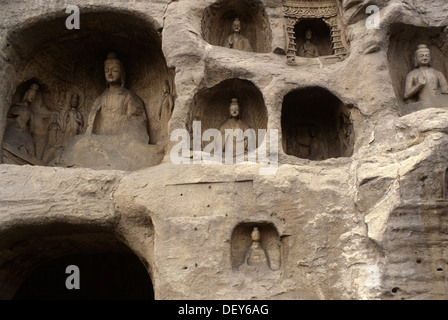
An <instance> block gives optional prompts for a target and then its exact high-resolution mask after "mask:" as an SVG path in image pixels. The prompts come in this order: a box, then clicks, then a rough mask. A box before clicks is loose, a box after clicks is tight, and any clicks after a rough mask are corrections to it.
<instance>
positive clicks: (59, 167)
mask: <svg viewBox="0 0 448 320" xmlns="http://www.w3.org/2000/svg"><path fill="white" fill-rule="evenodd" d="M68 5H76V6H77V7H78V8H79V12H80V29H79V30H78V29H71V30H70V29H67V27H66V24H65V22H66V19H67V17H68V16H69V13H66V12H65V9H66V8H67V6H68ZM369 6H374V7H370V9H371V10H367V8H368V7H369ZM377 9H378V10H379V11H376V10H377ZM372 10H373V11H372ZM366 12H368V13H366ZM373 12H376V13H375V14H377V15H376V16H375V19H379V20H378V26H377V27H378V28H370V27H369V25H368V24H366V23H367V22H372V14H374V13H373ZM447 13H448V4H447V3H446V2H445V1H444V0H440V1H439V0H434V1H419V0H413V1H411V0H390V1H387V0H365V1H355V0H337V1H336V0H334V1H330V0H321V1H318V0H315V1H299V0H297V1H293V0H287V1H283V2H282V1H280V0H278V1H277V0H244V1H242V0H238V1H236V0H228V1H224V0H217V1H212V0H203V1H196V0H180V1H168V0H166V1H164V0H161V1H152V0H145V1H105V0H104V1H95V2H93V1H86V0H71V1H56V0H54V1H41V0H28V1H9V0H6V1H2V3H1V4H0V16H1V17H2V21H1V22H0V76H1V78H2V79H4V80H5V81H3V82H2V83H0V101H1V103H0V108H1V112H0V142H1V144H2V148H1V153H0V156H1V157H0V159H2V164H0V239H1V241H0V298H1V299H12V298H14V297H16V298H26V297H33V294H36V289H35V288H34V289H33V284H35V285H37V284H39V283H42V282H39V281H42V280H41V279H42V277H43V276H42V275H43V274H47V275H48V274H50V276H49V278H46V279H47V280H45V281H47V282H46V283H47V284H48V287H47V289H45V290H46V292H41V294H44V293H48V295H49V296H50V290H51V285H50V284H54V285H56V286H57V285H58V281H62V284H61V285H62V286H64V281H65V278H62V280H60V279H59V278H57V277H52V276H51V274H52V273H51V272H53V271H48V270H54V272H59V271H58V270H59V269H60V268H63V267H64V263H67V264H68V263H70V264H75V265H76V264H77V263H78V264H79V266H80V269H81V273H82V272H90V271H92V270H93V269H94V268H96V269H98V270H102V271H101V272H106V270H107V269H110V270H112V271H111V272H112V274H114V272H116V274H124V272H121V271H120V270H125V269H124V268H125V266H126V265H132V266H134V267H135V268H134V267H133V268H134V269H132V268H131V269H129V270H133V271H128V272H127V276H123V279H127V280H124V281H122V282H120V283H118V284H119V285H122V287H121V288H122V289H120V291H121V292H127V290H128V291H129V292H131V291H132V292H139V293H141V297H145V298H147V297H150V298H152V297H153V298H155V299H446V298H447V297H448V291H447V290H448V287H447V286H446V280H447V272H448V256H447V252H446V247H447V241H448V237H447V230H448V228H447V223H448V176H447V174H448V152H447V150H448V136H447V134H448V98H447V99H445V97H446V95H444V94H443V82H442V81H441V82H440V84H439V83H438V82H437V83H436V86H437V90H440V94H439V95H438V96H437V97H435V98H434V99H430V100H428V101H427V100H424V101H423V100H419V98H418V96H417V95H414V96H413V97H412V98H411V99H405V93H406V90H407V89H406V88H407V87H406V78H407V76H408V74H410V73H411V72H412V71H413V70H415V69H416V63H415V52H416V49H417V48H419V46H420V45H422V44H424V45H426V48H427V49H428V51H429V52H430V54H431V68H433V70H436V71H437V72H438V73H436V72H435V71H434V73H432V74H441V75H442V77H445V78H446V77H447V76H448V60H447V58H446V57H447V56H448V55H447V54H448V52H447V51H448V42H447V41H448V38H447V36H448V32H447V27H448V18H447V17H448V15H447ZM236 18H238V20H239V22H240V28H241V29H240V33H239V34H238V35H235V34H233V29H232V26H233V25H234V22H235V20H236ZM369 18H370V19H369ZM307 30H312V37H311V43H312V44H313V46H311V44H310V43H309V42H308V43H307V42H306V41H307V36H306V31H307ZM241 37H244V38H245V40H242V39H243V38H241ZM308 40H310V39H308ZM245 41H246V42H245ZM243 43H246V45H245V46H243ZM305 43H307V45H306V46H305V47H306V48H314V47H315V48H317V52H319V53H318V55H317V56H315V57H309V56H304V55H302V52H303V51H302V49H303V44H305ZM247 44H249V46H247ZM239 45H241V48H240V47H238V48H237V46H239ZM110 52H115V53H116V54H117V56H118V57H119V58H120V61H121V62H122V65H121V66H122V69H121V72H122V74H125V78H124V77H123V78H122V80H123V86H124V87H125V88H126V90H128V91H129V92H131V93H132V96H131V98H126V99H128V100H125V98H123V100H120V99H121V98H120V97H124V96H125V94H123V93H122V95H121V96H120V94H116V95H114V94H115V93H113V92H112V93H111V94H110V95H109V96H107V97H109V98H108V99H109V100H107V99H105V100H101V99H100V100H98V97H100V96H101V95H102V94H103V95H107V94H109V93H108V91H107V90H109V89H110V88H111V87H112V86H111V85H110V84H109V85H108V86H106V81H107V76H106V81H105V70H104V67H105V60H107V57H108V54H109V53H110ZM309 52H316V51H314V49H310V50H309ZM310 54H311V53H310ZM109 57H110V56H109ZM426 77H427V78H426V80H427V81H426V82H425V84H424V85H426V86H431V85H434V82H431V81H433V80H434V78H431V75H428V74H426ZM416 79H417V80H415V81H419V80H418V77H417V78H416ZM431 79H432V80H431ZM434 81H435V80H434ZM34 84H35V85H37V86H33V85H34ZM30 88H37V89H36V90H35V92H34V98H33V99H31V100H32V101H28V100H27V99H29V96H28V94H29V93H27V92H28V91H29V89H30ZM121 90H122V91H121V92H128V91H124V89H121ZM73 93H76V95H77V96H78V100H77V102H76V104H75V105H76V110H78V112H79V116H73V117H74V118H76V117H77V119H82V121H81V122H78V123H79V131H77V132H76V134H75V135H74V137H71V138H70V139H69V138H64V137H66V136H67V134H66V132H68V131H69V129H67V128H68V127H67V126H68V125H67V123H69V122H70V121H71V120H67V119H68V118H67V116H66V114H67V111H69V110H70V108H71V102H70V101H71V97H72V94H73ZM110 97H111V98H110ZM232 99H237V102H238V104H239V119H238V121H239V122H237V121H236V120H235V122H231V121H230V120H229V105H231V103H233V102H232ZM97 101H103V102H101V103H103V104H102V105H101V103H98V102H97ZM111 101H112V102H111ZM116 101H119V102H120V103H116ZM123 101H125V102H123ZM129 101H131V102H129ZM136 101H137V102H138V103H137V102H136ZM134 102H135V103H134ZM140 102H141V104H140ZM133 103H134V104H133ZM118 105H119V107H120V108H122V109H120V110H124V111H123V112H121V111H120V112H121V113H120V112H118V111H117V113H116V114H119V115H120V117H121V116H122V118H120V119H123V121H130V120H129V119H134V118H133V117H135V118H136V119H138V121H140V120H141V121H140V122H138V123H139V124H142V123H143V125H144V126H146V129H147V130H146V132H144V137H145V139H146V140H144V141H142V140H141V139H140V140H138V141H136V140H135V139H134V138H135V135H133V134H130V132H133V131H132V130H133V129H135V128H134V127H132V125H128V124H129V123H134V122H131V121H130V122H126V123H125V124H124V126H123V128H125V129H123V134H121V132H119V133H118V134H116V135H110V136H107V135H100V134H95V131H94V130H93V133H92V134H89V133H88V123H89V119H92V123H95V122H94V121H97V122H99V121H104V119H105V118H106V117H107V116H108V114H107V113H100V111H95V110H97V109H98V107H100V106H101V108H102V109H98V110H105V111H104V112H107V110H109V111H110V110H115V109H114V108H118V107H117V106H118ZM140 106H141V109H139V108H140ZM95 108H97V109H95ZM139 110H140V111H139ZM101 112H103V111H101ZM111 112H112V111H111ZM113 112H115V111H113ZM74 114H75V113H73V115H74ZM116 114H115V113H114V117H115V115H116ZM92 115H93V116H92ZM95 117H96V118H95ZM101 117H103V118H101ZM137 117H140V118H137ZM112 118H113V117H112ZM21 119H22V120H23V119H24V120H23V122H20V121H22V120H21ZM70 119H71V118H70ZM114 119H115V118H114ZM231 120H232V119H231ZM132 121H134V120H132ZM136 121H137V120H136ZM199 121H200V127H197V126H196V125H197V123H199ZM21 123H23V124H24V125H23V126H21V125H20V124H21ZM135 123H137V122H135ZM223 123H225V124H227V125H233V124H232V123H239V125H241V123H244V125H245V126H246V127H248V128H251V129H253V130H254V132H255V133H257V138H256V140H255V142H256V146H257V147H260V146H263V142H264V145H266V147H267V150H268V151H270V156H271V157H270V158H267V159H269V160H270V162H269V163H268V166H269V165H270V166H271V168H273V169H274V170H271V171H269V170H268V171H263V170H262V169H266V163H264V164H263V163H261V162H260V161H258V160H260V158H256V159H255V161H246V162H244V163H236V164H235V163H230V164H224V163H220V162H221V161H216V159H214V160H210V159H208V161H204V159H205V155H206V151H207V149H206V148H205V147H206V146H207V145H208V144H209V143H210V140H209V139H208V138H209V137H208V138H207V133H208V132H213V131H210V130H209V131H207V130H208V129H217V130H220V128H221V127H222V126H223ZM126 125H128V127H126ZM241 126H242V125H241ZM246 127H245V128H246ZM42 128H44V129H42ZM126 128H127V129H126ZM115 129H116V128H115ZM14 130H16V131H14ZM42 130H43V131H42ZM176 130H177V131H176ZM179 130H180V131H179ZM14 132H15V133H14ZM173 132H186V133H188V137H189V138H191V141H190V139H188V145H187V146H186V147H185V148H183V147H182V146H184V145H182V144H181V143H182V141H181V140H179V139H178V138H180V136H174V138H173V139H172V140H171V139H170V136H171V134H172V133H173ZM260 132H261V135H258V134H259V133H260ZM193 133H195V134H199V135H200V138H201V137H202V141H200V140H201V139H200V138H199V140H196V138H197V136H195V138H194V137H193V136H190V135H192V134H193ZM58 139H61V140H58ZM64 139H65V140H64ZM186 141H187V140H186ZM186 141H185V142H186ZM198 141H199V142H198ZM190 142H191V145H190ZM195 142H196V143H195ZM196 147H197V148H199V149H195V148H196ZM172 150H177V151H183V154H182V155H181V156H179V155H178V154H177V153H176V154H174V153H173V152H172ZM260 153H261V152H260ZM276 158H277V159H278V163H277V162H276V161H274V160H275V159H276ZM263 172H264V174H263ZM266 173H267V174H266ZM105 255H112V258H111V256H107V257H106V256H105ZM114 255H115V256H114ZM122 256H123V257H124V258H123V259H121V258H117V257H122ZM89 257H97V258H98V257H105V258H99V259H96V260H95V259H93V258H92V259H91V258H89ZM113 257H115V258H113ZM61 259H62V260H61ZM70 259H72V260H70ZM77 259H78V260H77ZM69 261H70V262H69ZM73 261H74V262H73ZM92 261H97V262H95V263H96V264H95V263H94V262H92ZM111 261H115V262H113V263H112V262H111ZM120 261H121V262H120ZM45 268H47V269H45ZM138 268H141V269H142V270H144V272H143V275H142V277H143V278H141V279H145V281H146V282H145V281H143V280H139V279H140V278H137V277H138V276H140V273H139V271H138V270H137V269H138ZM91 269H92V270H91ZM45 270H47V271H45ZM86 270H87V271H86ZM89 270H90V271H89ZM110 270H109V271H110ZM126 270H128V269H126ZM139 270H140V269H139ZM109 271H108V272H109ZM45 272H47V273H45ZM61 272H62V273H64V272H65V269H64V270H62V271H61ZM120 272H121V273H120ZM127 277H128V278H127ZM86 279H90V280H92V279H93V278H88V277H87V278H86ZM87 281H88V280H87ZM118 284H117V285H118ZM131 284H135V287H133V288H134V289H129V288H130V286H131ZM126 286H127V287H126ZM144 286H147V288H146V289H148V288H150V289H148V290H149V291H150V292H149V291H148V290H146V289H145V288H143V287H144ZM123 288H124V289H123ZM126 288H128V289H126ZM136 288H138V290H137V289H136ZM86 290H87V289H86ZM92 290H93V289H92ZM113 290H114V289H110V290H102V291H101V292H100V293H99V294H98V295H99V297H105V296H107V294H110V293H111V292H113ZM145 290H146V291H145ZM81 291H82V290H81ZM106 291H107V292H106ZM148 292H149V293H148ZM64 294H67V293H66V292H65V293H64ZM64 297H67V298H70V294H68V296H64ZM97 297H98V296H97ZM121 297H124V296H121ZM127 297H129V296H127Z"/></svg>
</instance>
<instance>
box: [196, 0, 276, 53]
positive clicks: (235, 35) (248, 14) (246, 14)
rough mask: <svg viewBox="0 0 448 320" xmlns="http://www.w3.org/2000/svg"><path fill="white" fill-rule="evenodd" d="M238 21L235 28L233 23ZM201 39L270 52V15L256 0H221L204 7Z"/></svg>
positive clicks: (231, 46)
mask: <svg viewBox="0 0 448 320" xmlns="http://www.w3.org/2000/svg"><path fill="white" fill-rule="evenodd" d="M236 19H237V21H239V27H237V28H238V29H237V30H235V29H234V22H235V20H236ZM202 35H203V37H204V40H205V41H207V42H208V43H210V44H211V45H215V46H223V47H228V48H232V49H238V50H244V51H253V52H270V51H271V41H272V34H271V28H270V23H269V18H268V16H267V14H266V12H265V10H264V7H263V4H262V2H261V1H259V0H226V1H224V0H220V1H216V2H215V3H213V4H212V5H210V6H209V7H207V8H206V9H205V10H204V13H203V16H202Z"/></svg>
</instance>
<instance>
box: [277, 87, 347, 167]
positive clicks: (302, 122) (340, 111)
mask: <svg viewBox="0 0 448 320" xmlns="http://www.w3.org/2000/svg"><path fill="white" fill-rule="evenodd" d="M281 123H282V146H283V151H284V152H285V153H286V154H288V155H292V156H296V157H298V158H303V159H309V160H325V159H328V158H338V157H350V156H351V155H352V153H353V147H354V131H353V124H352V119H351V116H350V109H349V107H348V106H347V105H345V104H344V103H342V102H341V101H340V100H339V99H338V98H337V97H336V96H335V95H333V94H332V93H331V92H329V91H328V90H326V89H323V88H320V87H310V88H304V89H298V90H294V91H291V92H289V93H288V94H287V95H286V96H285V97H284V99H283V105H282V118H281Z"/></svg>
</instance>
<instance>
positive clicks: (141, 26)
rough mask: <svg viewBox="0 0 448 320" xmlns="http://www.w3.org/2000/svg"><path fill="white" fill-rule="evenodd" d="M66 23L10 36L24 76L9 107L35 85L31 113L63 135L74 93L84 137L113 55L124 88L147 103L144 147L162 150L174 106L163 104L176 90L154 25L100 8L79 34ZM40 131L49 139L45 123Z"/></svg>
mask: <svg viewBox="0 0 448 320" xmlns="http://www.w3.org/2000/svg"><path fill="white" fill-rule="evenodd" d="M66 18H67V17H66V15H64V16H61V17H57V18H51V19H50V18H48V17H42V18H41V19H37V20H35V21H33V22H32V23H27V24H25V26H24V27H23V28H21V29H19V30H15V31H14V32H11V33H10V34H9V36H8V40H9V41H10V43H11V47H12V48H13V49H14V52H15V53H16V55H17V56H19V57H20V60H17V61H20V62H19V63H18V65H17V68H18V70H20V71H22V72H20V73H19V74H20V78H18V79H14V80H15V81H14V82H16V83H18V86H17V90H16V92H15V93H14V95H13V98H12V100H11V103H10V104H9V106H7V108H9V107H10V106H12V105H14V104H16V103H20V102H21V100H22V99H23V94H24V91H25V90H26V87H27V86H28V85H29V84H30V83H37V84H38V85H39V89H38V93H37V96H38V98H37V99H36V101H35V102H33V103H32V104H31V105H30V109H31V110H32V113H35V114H44V115H48V117H51V118H52V119H53V120H52V121H56V122H57V123H58V124H59V125H60V127H61V130H62V131H64V115H65V113H66V112H67V110H68V109H69V103H70V97H71V94H73V93H76V94H77V95H78V96H79V105H78V110H79V111H80V113H81V115H82V118H83V125H82V127H81V133H80V134H83V133H84V132H85V130H86V126H87V120H88V117H89V113H90V111H91V109H92V107H93V102H94V100H95V99H96V98H97V97H98V96H100V95H101V93H102V92H103V91H104V90H105V89H106V82H105V75H104V61H105V59H106V57H107V56H108V53H109V52H115V53H116V55H117V57H118V58H119V59H120V61H121V62H122V63H123V66H124V71H125V75H126V81H125V87H126V88H128V89H129V90H131V91H132V92H133V93H135V94H136V95H138V96H139V97H140V98H141V99H142V101H143V103H144V113H143V115H142V117H144V118H145V120H144V121H145V125H146V130H147V136H148V137H147V140H148V141H146V142H145V144H149V145H156V144H159V145H164V144H165V143H166V142H167V141H168V121H169V119H170V117H171V112H172V107H166V104H164V102H165V100H166V96H167V95H166V91H167V90H166V87H168V88H169V89H168V91H169V95H170V97H171V98H172V102H174V98H173V97H174V95H175V88H174V81H173V72H172V70H169V69H168V68H167V65H166V61H165V58H164V55H163V52H162V49H161V35H160V34H159V33H158V32H157V28H156V24H155V23H154V22H153V21H151V20H149V19H148V18H147V17H145V16H142V15H141V14H138V13H135V12H127V11H125V10H117V11H115V10H111V9H110V8H107V10H101V7H99V8H93V9H91V8H86V9H85V10H83V14H82V27H81V28H80V29H79V30H76V29H72V30H69V29H67V28H66V26H65V20H66ZM162 106H163V107H162ZM161 108H162V110H161ZM55 114H56V115H55ZM35 121H36V120H35ZM42 127H43V128H44V129H42V130H41V131H42V134H40V137H41V140H42V139H43V140H45V139H46V138H45V137H44V135H45V134H44V133H43V131H45V127H47V123H43V124H42ZM47 142H48V139H47ZM60 145H61V143H59V146H60ZM62 147H65V145H64V144H62ZM162 149H163V147H162ZM162 157H163V156H159V157H158V158H160V160H161V158H162ZM36 160H37V161H34V163H31V164H42V162H43V163H44V164H46V161H44V159H42V154H40V153H38V154H37V155H36ZM47 160H48V159H47ZM47 164H48V163H47ZM49 165H52V164H51V163H50V164H49ZM150 165H154V163H149V164H148V166H150ZM69 166H70V165H69ZM80 166H83V165H80ZM112 169H113V168H112Z"/></svg>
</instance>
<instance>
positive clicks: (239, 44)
mask: <svg viewBox="0 0 448 320" xmlns="http://www.w3.org/2000/svg"><path fill="white" fill-rule="evenodd" d="M223 47H226V48H231V49H237V50H243V51H253V50H252V46H251V45H250V42H249V40H248V39H247V38H246V37H245V36H243V35H242V34H241V21H240V20H239V19H238V18H236V19H235V20H234V21H233V23H232V34H231V35H230V36H228V37H227V39H226V40H225V41H224V44H223Z"/></svg>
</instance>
